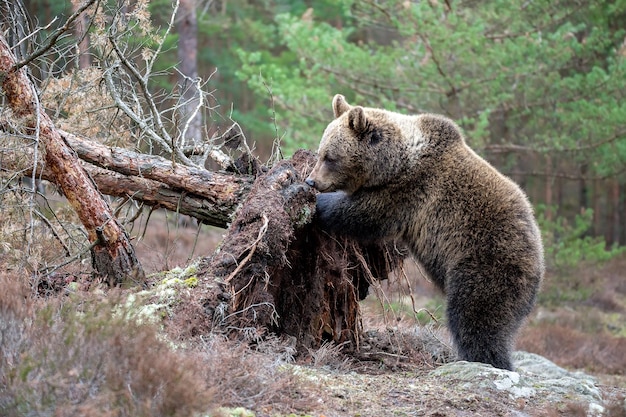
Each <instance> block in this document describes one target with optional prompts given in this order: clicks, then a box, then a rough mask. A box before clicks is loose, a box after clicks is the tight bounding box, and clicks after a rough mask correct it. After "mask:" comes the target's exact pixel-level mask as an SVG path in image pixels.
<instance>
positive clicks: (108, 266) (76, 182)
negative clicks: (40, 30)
mask: <svg viewBox="0 0 626 417" xmlns="http://www.w3.org/2000/svg"><path fill="white" fill-rule="evenodd" d="M14 66H15V57H14V56H13V54H12V53H11V49H10V47H9V45H8V44H7V43H6V40H5V39H4V37H2V36H0V73H4V78H3V79H2V89H3V91H4V94H5V97H6V100H7V103H8V105H9V107H10V108H11V110H12V112H13V116H14V118H15V119H16V120H18V121H19V122H20V125H21V126H23V130H22V133H24V134H26V135H29V136H34V137H36V136H38V138H39V140H40V141H41V144H42V145H43V149H44V151H45V163H46V166H47V167H48V168H49V169H50V171H51V173H52V177H53V181H54V182H55V183H56V185H58V186H59V188H60V189H61V190H62V191H63V194H64V195H65V197H66V198H67V200H68V202H69V203H70V205H71V206H72V208H73V209H74V211H75V212H76V214H77V215H78V218H79V219H80V221H81V223H82V224H83V226H84V227H85V229H86V231H87V235H88V238H89V241H90V242H91V243H92V248H91V255H92V262H93V266H94V269H95V270H96V271H97V272H98V273H99V274H100V275H101V276H102V277H103V278H105V279H107V280H108V282H109V284H110V285H119V284H123V283H131V282H134V283H141V282H143V281H144V279H145V275H144V272H143V268H142V267H141V264H140V263H139V261H138V260H137V257H136V256H135V251H134V248H133V247H132V245H131V243H130V240H129V238H128V235H127V234H126V231H125V230H124V229H123V228H122V227H121V225H120V224H119V223H118V222H117V220H116V219H115V217H114V216H113V213H112V212H111V209H110V208H109V206H108V204H107V203H106V201H105V200H104V198H103V197H102V194H100V192H99V191H98V190H97V188H96V187H95V185H94V184H93V182H92V181H91V179H90V178H89V176H88V175H87V174H86V173H85V170H84V169H83V168H82V167H81V165H80V162H79V160H78V157H77V156H76V154H75V153H74V151H73V150H72V149H71V148H69V147H68V146H67V145H66V144H65V142H64V141H63V139H62V138H61V135H60V134H59V132H58V131H57V130H56V128H55V127H54V124H53V123H52V121H51V120H50V118H49V117H48V115H47V114H46V113H45V111H43V109H42V108H41V107H40V106H39V101H38V98H37V96H36V95H35V94H34V90H35V88H34V86H33V85H31V84H30V82H29V80H28V77H27V76H26V72H25V70H24V69H23V68H22V69H20V70H17V71H16V70H15V68H14Z"/></svg>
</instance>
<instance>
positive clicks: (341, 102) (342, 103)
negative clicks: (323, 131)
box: [333, 94, 352, 119]
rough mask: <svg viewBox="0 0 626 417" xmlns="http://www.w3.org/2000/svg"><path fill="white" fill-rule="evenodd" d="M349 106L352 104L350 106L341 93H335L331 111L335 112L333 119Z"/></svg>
mask: <svg viewBox="0 0 626 417" xmlns="http://www.w3.org/2000/svg"><path fill="white" fill-rule="evenodd" d="M351 107H352V106H350V105H349V104H348V102H347V101H346V98H345V97H344V96H342V95H341V94H337V95H335V97H334V98H333V112H334V113H335V119H336V118H337V117H339V116H341V115H342V114H344V113H345V112H347V111H348V110H350V108H351Z"/></svg>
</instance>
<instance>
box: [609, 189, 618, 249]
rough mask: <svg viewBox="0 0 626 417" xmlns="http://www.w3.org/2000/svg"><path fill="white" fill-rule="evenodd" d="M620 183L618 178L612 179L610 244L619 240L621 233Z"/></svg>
mask: <svg viewBox="0 0 626 417" xmlns="http://www.w3.org/2000/svg"><path fill="white" fill-rule="evenodd" d="M620 191H621V189H620V185H619V181H618V180H617V179H614V180H612V181H611V211H612V216H611V233H610V240H607V243H608V244H609V245H612V244H614V243H617V242H619V237H620V235H621V221H620V220H621V219H620V218H621V215H620Z"/></svg>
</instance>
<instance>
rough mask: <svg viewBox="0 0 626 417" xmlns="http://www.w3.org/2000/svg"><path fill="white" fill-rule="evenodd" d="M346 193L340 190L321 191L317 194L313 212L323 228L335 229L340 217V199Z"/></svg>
mask: <svg viewBox="0 0 626 417" xmlns="http://www.w3.org/2000/svg"><path fill="white" fill-rule="evenodd" d="M345 197H346V194H345V193H344V192H341V191H335V192H332V193H321V194H318V195H317V204H316V205H315V212H316V216H317V219H318V222H319V223H320V225H321V226H322V227H323V228H325V229H333V230H336V227H337V226H338V225H337V222H338V221H340V220H341V217H342V209H341V207H342V204H341V203H342V201H344V199H345Z"/></svg>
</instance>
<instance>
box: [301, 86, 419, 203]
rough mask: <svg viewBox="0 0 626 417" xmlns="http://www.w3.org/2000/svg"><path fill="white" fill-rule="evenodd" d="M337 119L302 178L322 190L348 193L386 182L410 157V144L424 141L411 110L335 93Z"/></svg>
mask: <svg viewBox="0 0 626 417" xmlns="http://www.w3.org/2000/svg"><path fill="white" fill-rule="evenodd" d="M333 112H334V114H335V119H334V120H333V121H332V122H331V123H330V124H329V125H328V127H327V128H326V130H325V131H324V135H323V137H322V140H321V142H320V146H319V150H318V160H317V164H316V165H315V167H314V168H313V171H312V172H311V175H309V177H308V178H307V179H306V183H307V184H308V185H310V186H312V187H315V188H316V189H317V190H319V191H321V192H328V191H335V190H341V191H344V192H346V193H348V194H352V193H354V192H356V191H357V190H359V189H361V188H366V187H378V186H384V185H386V184H388V183H389V182H390V181H393V180H394V178H397V176H398V175H399V174H400V171H401V170H402V168H403V167H404V165H405V164H406V163H408V162H410V161H408V159H410V158H409V155H408V152H409V149H410V148H412V147H419V146H421V144H422V143H423V140H422V136H421V134H420V132H419V128H418V125H417V123H416V117H415V116H405V115H401V114H398V113H392V112H389V111H386V110H381V109H373V108H364V107H361V106H351V105H350V104H348V103H347V102H346V100H345V98H344V97H343V96H342V95H340V94H337V95H336V96H335V97H334V99H333Z"/></svg>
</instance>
